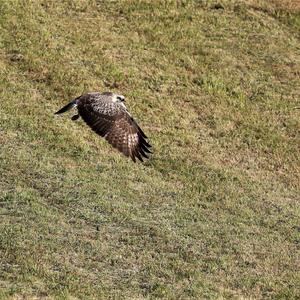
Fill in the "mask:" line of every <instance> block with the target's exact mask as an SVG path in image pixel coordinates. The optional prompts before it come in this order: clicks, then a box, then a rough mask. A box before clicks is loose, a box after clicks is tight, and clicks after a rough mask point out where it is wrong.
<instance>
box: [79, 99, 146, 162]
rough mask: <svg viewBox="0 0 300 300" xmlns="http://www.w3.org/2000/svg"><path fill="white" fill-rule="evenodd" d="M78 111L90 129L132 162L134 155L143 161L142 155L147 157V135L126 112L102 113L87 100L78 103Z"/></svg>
mask: <svg viewBox="0 0 300 300" xmlns="http://www.w3.org/2000/svg"><path fill="white" fill-rule="evenodd" d="M78 112H79V114H80V116H81V117H82V118H83V120H84V121H85V122H86V123H87V125H89V126H90V127H91V128H92V130H94V131H95V132H96V133H97V134H99V135H100V136H102V137H104V138H105V139H106V140H107V141H108V142H109V143H110V144H111V145H112V146H113V147H114V148H116V149H118V150H119V151H120V152H122V153H123V154H124V155H126V156H127V157H129V156H130V157H131V159H132V160H133V161H134V162H135V161H136V157H137V158H138V159H139V160H140V161H143V158H142V157H146V158H148V156H147V154H146V153H151V151H150V150H149V149H148V148H150V147H151V146H150V145H149V144H148V142H147V141H146V139H147V137H146V135H145V134H144V132H143V131H142V130H141V128H140V127H139V126H138V125H137V123H136V122H135V121H134V120H133V118H132V117H130V115H129V114H128V113H127V112H125V111H118V112H117V113H116V114H104V113H101V112H100V111H99V110H98V111H96V110H95V109H94V107H93V106H92V105H90V104H89V103H88V102H85V103H83V104H81V105H80V104H79V105H78Z"/></svg>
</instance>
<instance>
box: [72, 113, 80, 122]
mask: <svg viewBox="0 0 300 300" xmlns="http://www.w3.org/2000/svg"><path fill="white" fill-rule="evenodd" d="M78 118H79V115H78V114H76V115H74V116H73V117H72V118H71V120H72V121H76V120H77V119H78Z"/></svg>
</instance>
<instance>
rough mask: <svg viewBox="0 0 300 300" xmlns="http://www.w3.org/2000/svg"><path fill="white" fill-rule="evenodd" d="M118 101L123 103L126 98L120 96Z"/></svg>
mask: <svg viewBox="0 0 300 300" xmlns="http://www.w3.org/2000/svg"><path fill="white" fill-rule="evenodd" d="M117 99H118V100H119V101H122V102H123V101H124V100H125V99H124V97H120V96H118V97H117Z"/></svg>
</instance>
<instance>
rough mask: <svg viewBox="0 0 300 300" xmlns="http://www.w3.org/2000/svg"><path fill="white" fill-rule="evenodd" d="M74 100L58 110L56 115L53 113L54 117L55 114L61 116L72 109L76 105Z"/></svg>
mask: <svg viewBox="0 0 300 300" xmlns="http://www.w3.org/2000/svg"><path fill="white" fill-rule="evenodd" d="M76 100H77V98H76V99H74V100H72V101H71V102H70V103H68V104H67V105H65V106H64V107H63V108H61V109H60V110H58V111H57V112H56V113H54V114H55V115H57V114H62V113H64V112H66V111H68V110H70V109H71V108H72V107H74V106H75V105H76Z"/></svg>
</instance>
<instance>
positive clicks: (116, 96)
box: [113, 94, 125, 103]
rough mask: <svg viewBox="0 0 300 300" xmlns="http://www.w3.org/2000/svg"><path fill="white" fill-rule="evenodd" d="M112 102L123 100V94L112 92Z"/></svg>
mask: <svg viewBox="0 0 300 300" xmlns="http://www.w3.org/2000/svg"><path fill="white" fill-rule="evenodd" d="M113 102H119V103H121V102H125V97H124V96H123V95H118V94H114V96H113Z"/></svg>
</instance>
